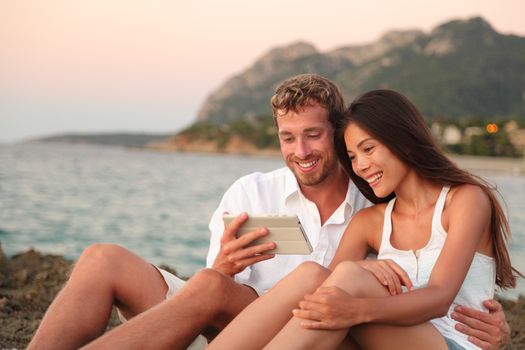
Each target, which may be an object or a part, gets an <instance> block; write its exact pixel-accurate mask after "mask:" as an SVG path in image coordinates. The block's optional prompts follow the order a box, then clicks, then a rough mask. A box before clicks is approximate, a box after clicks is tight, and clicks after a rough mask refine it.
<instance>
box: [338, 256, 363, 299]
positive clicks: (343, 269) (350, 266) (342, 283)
mask: <svg viewBox="0 0 525 350" xmlns="http://www.w3.org/2000/svg"><path fill="white" fill-rule="evenodd" d="M365 274H368V272H367V271H366V270H365V269H363V268H362V267H361V266H359V264H358V263H356V262H354V261H343V262H341V263H339V264H338V265H337V266H336V267H335V269H334V271H333V272H332V274H331V275H330V278H329V281H330V285H335V286H338V287H340V288H342V289H344V290H345V291H347V292H348V293H350V294H352V295H354V296H360V295H362V293H364V292H366V290H363V288H362V287H364V285H363V283H361V282H362V281H363V279H364V275H365Z"/></svg>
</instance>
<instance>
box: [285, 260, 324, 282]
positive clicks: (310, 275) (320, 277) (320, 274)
mask: <svg viewBox="0 0 525 350" xmlns="http://www.w3.org/2000/svg"><path fill="white" fill-rule="evenodd" d="M329 275H330V271H329V270H328V269H327V268H326V267H324V266H322V265H319V264H318V263H316V262H313V261H305V262H303V263H301V264H300V265H299V266H297V267H296V268H295V270H293V272H292V276H294V277H295V278H299V279H301V280H303V281H304V282H305V283H308V282H311V283H314V284H317V285H319V284H321V283H322V282H323V281H324V280H325V279H326V278H327V277H328V276H329Z"/></svg>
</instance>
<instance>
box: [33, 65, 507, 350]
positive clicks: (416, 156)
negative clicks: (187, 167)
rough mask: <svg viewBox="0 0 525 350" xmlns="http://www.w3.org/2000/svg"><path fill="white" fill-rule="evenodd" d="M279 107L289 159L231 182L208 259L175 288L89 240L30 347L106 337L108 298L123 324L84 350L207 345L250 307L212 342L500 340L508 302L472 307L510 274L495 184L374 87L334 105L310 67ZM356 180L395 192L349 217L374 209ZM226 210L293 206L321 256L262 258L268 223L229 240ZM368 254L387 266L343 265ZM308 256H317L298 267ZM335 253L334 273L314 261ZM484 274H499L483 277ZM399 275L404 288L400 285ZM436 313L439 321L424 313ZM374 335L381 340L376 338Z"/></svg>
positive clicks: (215, 220)
mask: <svg viewBox="0 0 525 350" xmlns="http://www.w3.org/2000/svg"><path fill="white" fill-rule="evenodd" d="M272 106H273V111H274V116H275V120H276V124H277V126H278V133H279V139H280V145H281V151H282V154H283V157H284V159H285V161H286V165H287V168H283V169H279V170H276V171H274V172H271V173H268V174H261V173H256V174H252V175H249V176H246V177H243V178H241V179H240V180H238V181H237V182H236V183H234V184H233V185H232V187H231V188H230V189H229V190H228V191H227V192H226V194H225V195H224V197H223V199H222V201H221V203H220V205H219V207H218V209H217V210H216V212H215V213H214V215H213V217H212V220H211V222H210V229H211V232H212V237H211V246H210V252H209V255H208V266H210V267H211V268H209V269H204V270H202V271H200V272H198V273H197V274H195V276H194V277H193V278H191V279H190V280H189V281H188V282H186V283H184V282H182V281H180V280H178V279H177V278H176V277H175V276H173V275H171V274H169V273H167V272H166V271H163V270H160V269H158V268H156V267H154V266H152V265H150V264H148V263H147V262H145V261H144V260H142V259H141V258H139V257H137V256H136V255H134V254H132V253H131V252H129V251H127V250H125V249H123V248H120V247H118V246H114V245H94V246H91V247H89V248H88V249H86V251H85V252H84V253H83V254H82V256H81V257H80V258H79V260H78V262H77V264H76V265H75V267H74V269H73V271H72V273H71V277H70V279H69V281H68V282H67V283H66V285H65V287H64V288H63V290H62V291H61V292H60V293H59V295H58V296H57V298H56V299H55V301H54V302H53V303H52V304H51V306H50V307H49V309H48V311H47V312H46V315H45V316H44V319H43V320H42V323H41V325H40V327H39V329H38V330H37V332H36V334H35V336H34V338H33V340H32V341H31V343H30V345H29V348H30V349H31V348H35V349H36V348H38V349H45V348H53V349H59V348H63V349H69V348H77V347H80V346H82V345H84V344H87V343H89V342H91V341H92V340H93V339H96V338H97V337H99V336H100V335H101V334H102V333H103V332H104V329H105V326H106V324H107V321H108V319H109V315H110V312H111V308H112V305H113V304H115V305H116V306H117V307H118V308H119V311H120V313H121V314H122V316H123V317H125V318H128V319H130V320H129V321H128V322H126V323H125V324H124V325H123V326H120V327H117V328H116V329H114V330H112V331H110V332H108V333H107V334H105V335H104V336H102V337H100V338H98V339H96V340H95V341H93V342H91V343H89V344H88V345H87V346H86V348H90V347H92V348H106V347H107V348H141V349H142V348H152V349H159V348H180V349H183V348H185V347H186V346H188V345H189V344H190V343H191V341H192V340H193V339H194V338H195V337H197V336H198V335H199V334H204V335H205V336H207V337H208V339H213V338H214V337H215V336H216V335H217V334H218V333H219V332H220V331H221V330H223V329H224V328H225V327H226V326H227V325H228V324H229V323H230V322H231V320H232V319H233V318H235V316H237V315H238V314H239V313H240V312H241V311H242V310H243V309H245V308H246V306H248V305H250V306H249V308H248V309H246V311H245V312H243V313H242V314H241V315H240V316H239V318H238V319H236V320H235V321H234V322H233V323H232V324H231V325H230V326H228V327H227V328H226V329H225V330H224V331H223V333H221V335H220V336H219V337H218V338H216V340H215V342H214V343H212V345H211V346H212V347H214V346H215V347H217V348H232V347H238V348H246V347H248V348H262V347H263V346H264V345H265V344H267V343H268V342H270V340H271V339H272V338H274V336H275V335H277V336H275V338H274V339H273V340H271V341H272V342H271V344H270V345H275V346H276V347H280V348H282V347H285V348H288V347H293V342H295V341H298V342H303V341H304V342H305V343H304V344H302V345H301V344H297V347H303V348H335V347H336V346H337V345H338V344H339V343H341V342H342V341H344V342H345V344H348V347H350V346H352V345H351V343H352V342H357V344H359V345H360V346H361V347H367V346H376V345H374V344H371V343H367V341H374V339H375V338H381V339H380V340H384V341H387V342H388V344H389V347H390V348H393V347H395V346H393V344H395V342H396V341H399V340H401V341H402V342H403V343H404V344H416V343H415V342H416V341H418V340H421V339H424V341H425V344H426V345H428V344H434V345H436V346H437V347H442V348H443V346H445V347H444V348H446V345H444V344H445V343H444V342H445V340H444V339H445V338H443V337H442V336H441V335H440V333H438V332H437V331H436V329H439V331H440V332H444V333H443V334H444V335H445V336H447V337H448V338H449V339H459V340H456V342H459V343H460V344H462V345H463V346H464V347H468V346H473V345H472V343H473V344H476V345H478V346H480V347H482V348H486V349H489V348H497V347H498V346H500V345H501V344H502V343H504V342H505V340H506V339H507V338H508V335H509V330H508V325H507V324H506V322H505V318H504V315H503V312H502V310H501V306H500V305H499V304H498V303H497V302H495V301H494V300H488V301H486V300H485V301H484V302H483V305H484V306H485V307H486V308H488V310H489V312H488V313H487V312H482V311H479V310H481V309H482V307H481V302H482V301H483V300H484V299H490V298H491V297H492V291H493V288H492V287H493V284H494V281H497V282H498V284H499V285H502V286H512V285H513V284H514V277H513V275H512V272H511V267H510V262H509V260H508V255H507V254H506V250H505V248H504V247H505V245H504V239H505V237H504V234H505V233H506V232H508V230H507V229H506V228H507V225H506V219H505V217H504V216H503V215H502V212H501V208H500V207H499V204H498V203H497V201H495V199H494V196H493V194H492V192H491V190H490V189H489V188H488V186H486V185H485V184H484V183H483V182H482V181H480V180H478V179H476V178H474V177H473V176H471V175H469V174H468V173H465V172H463V171H460V170H459V169H457V168H456V167H455V166H454V165H453V164H451V163H450V162H449V161H448V160H447V159H446V158H445V157H444V156H442V154H441V153H440V152H439V151H438V150H437V148H436V147H435V145H434V143H433V141H432V140H431V137H430V134H429V133H428V129H427V128H426V126H425V125H424V123H423V121H422V119H421V117H420V115H419V113H418V112H417V110H416V109H415V107H413V105H412V104H410V102H408V101H407V100H406V99H405V98H403V97H402V96H400V95H398V94H396V93H393V92H390V91H377V92H372V93H369V94H365V95H363V96H362V97H361V98H360V99H358V100H357V101H356V102H354V103H353V104H352V106H351V107H350V108H349V109H348V110H347V111H346V112H345V113H343V112H344V103H343V99H342V97H341V94H340V92H339V91H338V89H337V88H336V87H335V86H334V85H333V83H331V82H330V81H328V80H326V79H324V78H322V77H319V76H317V75H311V74H307V75H300V76H297V77H294V78H292V79H289V80H287V81H285V82H284V83H283V84H281V86H280V87H279V88H278V89H277V91H276V93H275V95H274V97H273V98H272ZM343 115H344V117H342V116H343ZM334 133H336V135H335V138H334ZM334 140H335V141H334ZM336 148H337V153H338V154H336V150H335V149H336ZM338 156H339V159H340V160H341V163H340V162H339V159H338ZM341 165H342V166H341ZM343 167H344V169H343ZM347 174H350V177H351V180H350V179H349V176H348V175H347ZM360 176H362V177H363V178H365V179H366V180H363V179H362V178H361V177H360ZM358 188H359V189H360V190H361V191H362V193H363V194H364V195H365V196H366V197H367V198H368V199H370V200H371V201H372V202H381V201H383V202H385V201H386V200H388V199H390V198H392V197H393V194H394V192H395V195H396V201H397V202H394V201H391V202H389V204H379V205H376V206H374V207H370V208H368V209H364V210H363V211H361V212H360V214H359V215H356V216H355V220H353V221H352V223H351V225H349V226H348V224H349V222H350V218H351V217H352V216H353V215H354V214H356V213H357V212H358V211H359V210H360V209H363V208H366V207H369V206H370V203H369V202H368V201H367V200H366V199H365V197H364V196H363V194H361V193H360V192H359V190H358ZM449 188H450V190H449ZM447 191H449V193H448V194H447ZM379 198H382V199H383V200H381V199H379ZM472 203H474V204H472ZM394 204H395V205H394ZM224 212H229V213H241V212H248V213H281V214H295V215H298V216H299V219H300V220H301V222H302V223H303V226H304V228H305V231H306V232H307V234H308V236H309V239H310V241H311V242H312V245H313V246H314V252H313V253H312V255H311V256H282V255H280V256H272V255H269V254H264V252H265V251H267V250H269V249H272V248H273V243H265V244H263V245H260V246H255V247H247V245H248V243H249V242H251V241H252V240H254V239H256V238H258V237H260V236H263V235H265V234H267V231H266V230H265V229H260V230H256V231H253V232H252V233H250V234H248V235H244V236H243V237H242V238H236V232H237V230H238V228H239V227H240V226H241V225H242V223H243V222H244V221H245V220H246V219H247V216H246V214H241V215H239V216H238V217H237V219H236V220H234V221H233V223H232V224H231V225H230V226H229V227H227V228H225V229H224V227H223V224H222V215H223V213H224ZM433 217H435V219H434V220H433V219H432V218H433ZM465 218H468V219H465ZM347 226H348V229H347V231H346V232H345V234H344V236H343V231H344V229H345V228H346V227H347ZM446 232H448V233H449V235H448V237H449V239H448V240H447V241H446V244H445V247H444V249H443V253H442V254H441V255H440V254H439V251H440V250H441V246H442V245H443V243H444V239H445V237H447V233H446ZM342 236H343V238H342V239H341V237H342ZM340 240H341V245H340V248H339V249H338V251H337V254H336V249H337V248H338V245H339V241H340ZM427 242H428V243H427ZM368 251H375V252H378V253H379V257H380V258H386V260H380V261H379V262H377V263H373V262H372V261H369V260H366V261H362V262H359V263H350V262H343V263H340V264H338V263H339V262H342V261H348V260H359V259H363V258H364V257H365V256H366V254H367V252H368ZM438 255H439V260H437V262H436V269H434V270H432V266H433V264H434V262H435V261H436V259H437V256H438ZM334 256H335V258H334ZM491 256H495V257H496V258H491ZM388 259H391V260H388ZM307 260H310V261H314V262H315V263H317V264H314V263H305V264H301V263H302V262H305V261H307ZM332 260H333V261H332ZM478 260H479V263H477V261H478ZM394 261H396V262H397V264H396V263H394ZM470 261H473V264H472V267H471V269H472V268H475V267H477V266H478V265H480V266H481V267H482V268H481V269H480V271H481V272H477V271H476V280H478V279H481V277H479V276H481V275H482V276H484V278H486V279H487V281H488V282H487V284H483V290H486V292H485V293H482V289H481V288H472V286H473V285H470V281H471V277H470V276H471V275H472V273H469V274H467V271H468V270H469V266H470ZM331 262H332V263H331ZM330 263H331V265H330V269H331V270H333V271H334V272H333V273H331V274H330V273H329V270H326V269H324V268H322V267H321V266H328V265H329V264H330ZM398 264H399V265H401V266H402V267H403V268H405V269H407V270H408V271H407V272H406V274H405V272H403V271H402V270H401V269H400V268H399V267H398ZM297 266H299V267H298V268H297V269H296V270H294V272H293V273H292V274H290V275H289V276H288V277H286V278H285V279H283V280H282V281H281V282H279V284H277V286H276V287H275V288H274V289H272V290H271V291H270V292H269V293H267V294H265V292H266V291H267V290H269V289H270V288H272V286H274V285H275V284H276V283H277V282H278V281H279V280H281V279H282V278H283V277H285V275H286V274H287V273H289V272H290V271H292V270H293V269H294V268H295V267H297ZM336 266H337V268H335V267H336ZM451 266H453V267H454V269H452V268H451ZM491 268H492V269H494V268H495V269H496V270H495V272H494V274H493V275H491V276H488V275H487V274H491V272H490V271H492V270H491ZM445 271H446V272H445ZM430 272H433V273H432V275H430ZM465 276H467V277H466V278H467V283H465V286H463V287H462V288H461V289H460V287H461V284H462V281H463V279H464V278H465ZM494 276H495V277H494ZM231 277H234V279H232V278H231ZM399 280H401V281H399ZM376 281H380V283H378V282H376ZM427 281H428V284H427V283H426V282H427ZM401 284H403V285H404V286H405V287H408V288H409V289H410V290H409V291H408V292H402V291H401ZM319 286H321V288H319V289H318V287H319ZM424 286H427V288H420V287H424ZM411 287H413V288H411ZM464 288H467V290H466V291H465V293H466V295H467V296H468V297H467V298H461V299H460V300H456V301H455V302H457V303H459V304H461V305H462V306H461V307H460V308H456V309H455V312H454V313H452V314H449V313H448V309H449V306H450V304H451V303H452V302H453V301H454V297H455V295H456V293H457V292H458V290H459V291H460V294H459V295H460V296H461V295H462V294H461V293H462V292H463V289H464ZM472 289H473V290H474V292H475V294H476V295H474V297H475V298H474V299H472V298H471V295H470V294H469V293H470V291H471V290H472ZM263 294H265V295H264V296H263V297H262V298H260V299H258V300H257V301H256V302H255V303H252V302H253V301H255V300H256V299H257V297H258V296H262V295H263ZM387 294H388V295H391V296H388V297H387ZM303 299H304V300H303ZM370 305H371V306H370ZM453 305H454V304H453ZM472 306H474V307H473V308H471V307H472ZM292 309H294V311H293V315H294V317H291V316H292ZM335 313H338V314H339V316H338V315H336V314H335ZM445 313H447V315H451V316H452V317H453V318H454V319H455V320H458V321H460V322H462V323H458V324H456V325H455V326H454V325H453V321H452V320H451V319H450V318H449V317H448V316H445V317H444V318H439V319H437V320H436V318H437V317H439V316H442V315H444V314H445ZM131 318H132V319H131ZM431 319H434V320H433V323H434V325H431V324H430V323H429V322H426V321H428V320H431ZM253 321H256V322H253ZM354 325H358V326H354ZM400 325H401V326H403V327H399V326H400ZM407 325H415V326H411V327H405V326H407ZM352 326H354V327H352ZM250 327H255V328H256V329H255V331H251V330H250ZM350 327H351V331H350V333H348V328H350ZM454 327H456V328H458V329H459V330H461V332H463V333H465V334H468V335H469V338H468V340H469V341H470V342H471V343H469V342H466V341H465V339H466V336H464V337H461V336H460V333H459V332H457V331H456V330H455V329H454ZM317 329H324V330H323V331H319V330H317ZM377 331H380V332H381V333H380V334H381V336H380V337H377V336H371V335H373V334H374V333H375V332H377ZM347 334H349V335H350V336H348V337H346V335H347ZM450 334H453V335H454V337H455V338H451V336H449V335H450ZM245 341H247V343H243V342H245ZM281 341H282V342H284V344H285V345H279V344H283V343H280V342H281ZM321 341H323V342H327V343H326V344H325V343H321ZM453 341H454V340H450V342H451V344H452V342H453ZM237 342H238V343H237ZM377 346H379V345H377ZM409 347H410V346H409ZM426 347H429V346H425V348H426Z"/></svg>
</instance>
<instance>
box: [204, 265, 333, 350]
mask: <svg viewBox="0 0 525 350" xmlns="http://www.w3.org/2000/svg"><path fill="white" fill-rule="evenodd" d="M329 273H330V272H329V271H328V270H327V269H326V268H324V267H322V266H320V265H318V264H316V263H313V262H306V263H303V264H301V265H299V267H297V268H296V269H295V270H294V271H292V272H291V273H290V274H289V275H288V276H286V277H285V278H284V279H282V280H281V281H280V282H279V283H278V284H276V285H275V287H273V288H272V289H271V290H270V291H269V292H268V293H266V294H265V295H264V296H262V297H260V298H258V299H257V300H255V301H254V302H253V303H251V304H250V305H249V306H248V307H246V309H244V310H243V312H241V313H240V314H239V315H238V316H237V317H236V318H235V319H234V320H233V321H232V322H231V323H230V324H229V325H228V326H227V327H226V328H225V329H224V330H223V331H222V332H221V333H220V334H219V336H218V337H217V338H215V340H214V341H213V342H212V343H211V344H210V346H209V347H208V349H261V348H262V347H263V346H264V345H265V344H266V343H268V342H269V341H270V339H272V337H273V336H274V335H275V334H276V333H277V332H278V331H279V330H280V329H281V328H282V327H283V326H284V325H285V324H286V322H288V320H289V319H290V318H291V317H292V310H293V309H294V308H296V307H297V306H298V303H299V301H300V300H302V299H303V296H304V295H305V294H307V293H312V292H313V291H314V290H316V288H318V287H319V286H320V285H321V283H322V282H323V281H324V279H325V278H326V277H327V276H328V275H329ZM284 348H286V347H284Z"/></svg>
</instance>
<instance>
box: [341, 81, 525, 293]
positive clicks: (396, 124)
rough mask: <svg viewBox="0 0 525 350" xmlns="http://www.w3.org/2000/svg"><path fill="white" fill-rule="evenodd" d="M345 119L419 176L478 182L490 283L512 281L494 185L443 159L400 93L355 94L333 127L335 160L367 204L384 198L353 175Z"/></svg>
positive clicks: (415, 111) (444, 181) (413, 108)
mask: <svg viewBox="0 0 525 350" xmlns="http://www.w3.org/2000/svg"><path fill="white" fill-rule="evenodd" d="M349 123H355V124H356V125H358V126H359V127H360V128H362V129H363V130H365V131H367V132H368V133H369V134H370V135H373V136H374V137H375V138H376V139H377V140H379V141H380V142H381V143H383V144H384V145H386V146H387V147H388V148H389V149H390V151H392V152H393V153H394V154H395V155H396V156H397V157H398V158H399V159H401V161H403V162H404V163H405V164H407V165H408V166H409V167H410V168H412V169H414V170H415V171H416V172H417V173H418V174H419V175H420V176H421V177H423V178H425V179H427V180H430V181H432V182H434V183H438V184H441V185H448V186H451V187H453V186H458V185H463V184H471V185H476V186H479V187H480V188H481V189H482V190H483V191H484V192H485V194H486V195H487V196H488V198H489V200H490V204H491V217H490V229H491V235H492V237H491V238H492V245H493V250H494V255H495V260H496V283H497V285H498V286H500V287H502V288H509V287H515V286H516V275H515V274H514V272H516V273H517V274H518V275H520V276H522V277H523V275H522V274H521V273H520V272H519V271H517V270H516V269H514V268H513V267H512V265H511V263H510V257H509V253H508V250H507V241H508V240H509V238H510V228H509V224H508V221H507V218H506V217H505V213H504V211H503V209H502V207H501V205H500V203H499V202H498V200H497V198H496V196H495V194H494V193H495V191H496V188H495V187H494V186H492V185H491V184H489V183H488V182H486V181H485V180H483V179H482V178H480V177H478V176H476V175H473V174H471V173H469V172H467V171H465V170H462V169H460V168H458V167H457V166H456V165H455V164H454V163H453V162H452V161H451V160H450V159H448V158H447V157H446V156H445V154H444V153H443V152H442V151H441V149H440V148H439V147H438V146H437V144H436V143H435V141H434V139H433V137H432V134H431V132H430V130H429V128H428V127H427V125H426V123H425V121H424V120H423V117H422V116H421V113H420V112H419V111H418V109H417V108H416V106H414V104H412V102H410V101H409V100H408V99H407V98H406V97H405V96H403V95H401V94H400V93H397V92H395V91H391V90H374V91H370V92H367V93H366V94H364V95H362V96H360V97H358V98H357V99H356V100H355V101H354V102H353V103H352V104H351V105H350V107H348V109H347V110H346V111H345V113H344V115H343V116H342V117H341V118H340V119H339V121H338V123H337V125H336V130H335V141H334V142H335V147H336V151H337V155H338V157H339V160H340V162H341V164H342V165H343V167H344V168H345V170H346V171H347V173H348V174H349V176H350V178H351V179H352V181H353V182H354V183H355V184H356V186H357V187H358V188H359V190H360V191H361V193H363V194H364V195H365V197H366V198H368V199H369V200H370V201H372V202H373V203H382V202H387V201H389V200H390V199H392V198H393V197H394V196H395V193H391V194H390V195H389V196H387V197H385V198H378V197H376V195H375V194H374V192H373V190H372V188H371V187H370V186H369V185H368V183H367V182H366V181H365V180H363V179H362V178H360V177H359V176H357V175H356V174H355V173H354V171H353V169H352V163H351V161H350V158H349V157H348V153H347V149H346V144H345V141H344V132H345V130H346V127H347V126H348V124H349Z"/></svg>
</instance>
